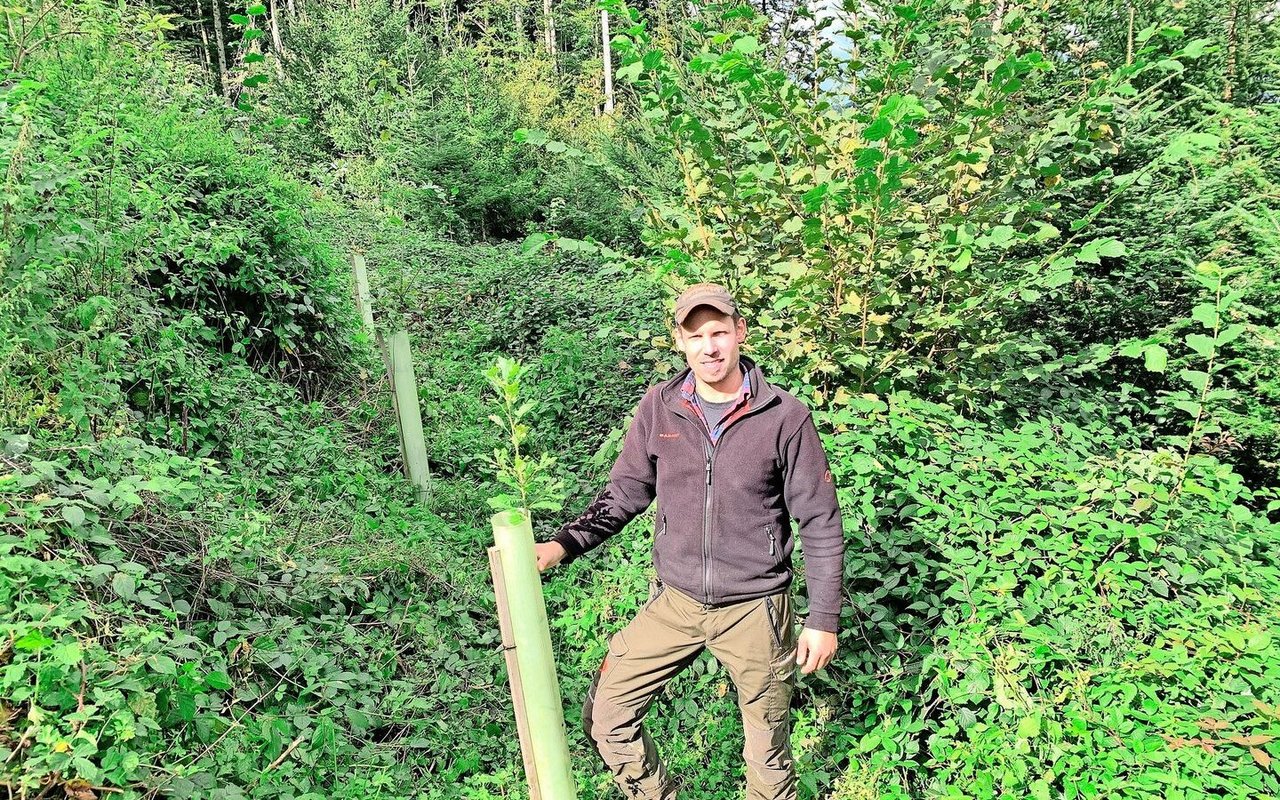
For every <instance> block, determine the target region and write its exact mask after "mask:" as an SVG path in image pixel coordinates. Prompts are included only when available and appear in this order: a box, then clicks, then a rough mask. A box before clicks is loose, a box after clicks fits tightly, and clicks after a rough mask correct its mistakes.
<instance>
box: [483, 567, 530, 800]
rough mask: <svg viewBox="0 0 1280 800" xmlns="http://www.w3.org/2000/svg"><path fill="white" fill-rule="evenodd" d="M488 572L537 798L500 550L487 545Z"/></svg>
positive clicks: (525, 756)
mask: <svg viewBox="0 0 1280 800" xmlns="http://www.w3.org/2000/svg"><path fill="white" fill-rule="evenodd" d="M489 571H490V572H492V573H493V596H494V599H495V600H497V603H498V630H499V631H500V632H501V634H502V652H503V655H505V656H506V658H507V681H508V682H509V683H510V684H511V701H512V705H514V706H515V711H516V733H518V734H519V735H520V758H521V759H522V760H523V761H524V774H525V778H526V779H527V780H528V781H529V800H541V791H540V790H539V787H538V766H537V762H535V761H534V759H533V742H532V740H530V738H529V713H528V711H526V710H525V707H524V686H523V684H521V682H520V659H519V657H517V656H516V638H515V635H514V634H513V633H512V632H511V609H510V606H509V604H508V601H507V581H506V578H504V577H503V575H502V551H501V550H499V549H498V548H497V547H490V548H489Z"/></svg>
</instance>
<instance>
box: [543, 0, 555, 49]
mask: <svg viewBox="0 0 1280 800" xmlns="http://www.w3.org/2000/svg"><path fill="white" fill-rule="evenodd" d="M542 19H543V23H542V26H543V30H542V35H543V45H544V46H545V47H546V49H547V55H548V56H550V57H551V58H553V59H554V58H555V57H556V20H555V17H554V16H552V14H551V0H542Z"/></svg>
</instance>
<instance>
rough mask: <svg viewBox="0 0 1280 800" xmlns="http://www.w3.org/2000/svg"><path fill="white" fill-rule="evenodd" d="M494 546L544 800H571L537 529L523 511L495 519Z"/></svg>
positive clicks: (574, 793)
mask: <svg viewBox="0 0 1280 800" xmlns="http://www.w3.org/2000/svg"><path fill="white" fill-rule="evenodd" d="M490 521H491V522H492V524H493V541H494V545H495V546H496V547H497V548H498V550H499V551H500V554H501V559H502V573H503V579H504V581H505V583H506V593H507V603H508V614H509V615H510V619H511V632H512V636H513V638H514V639H515V651H516V661H517V663H518V664H519V666H520V675H519V681H520V684H521V690H522V694H523V696H524V707H525V715H526V718H527V720H528V724H529V732H530V734H531V737H530V738H531V739H532V745H533V758H534V763H535V764H536V778H534V780H536V781H537V784H538V794H539V796H540V797H541V798H542V800H573V799H574V798H575V797H576V796H577V790H576V787H575V786H574V783H573V772H572V770H571V769H570V766H569V743H568V737H567V736H566V735H565V728H564V707H563V706H562V705H561V702H560V682H559V680H558V679H557V678H556V665H555V659H554V658H553V657H552V654H551V631H550V630H549V629H548V627H547V607H546V604H545V603H544V602H543V599H542V578H541V576H540V575H539V574H538V562H537V557H536V556H535V555H534V552H533V528H532V526H531V525H530V523H529V517H528V515H526V514H525V513H524V512H522V511H502V512H499V513H497V514H494V515H493V517H492V518H491V520H490Z"/></svg>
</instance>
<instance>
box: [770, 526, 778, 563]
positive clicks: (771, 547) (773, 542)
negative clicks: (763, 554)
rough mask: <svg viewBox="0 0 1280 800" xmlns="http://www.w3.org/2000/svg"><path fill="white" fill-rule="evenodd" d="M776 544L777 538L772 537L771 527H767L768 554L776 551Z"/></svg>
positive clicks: (773, 553)
mask: <svg viewBox="0 0 1280 800" xmlns="http://www.w3.org/2000/svg"><path fill="white" fill-rule="evenodd" d="M776 545H777V540H776V539H774V538H773V528H770V529H769V555H771V556H772V555H775V554H776V553H777V551H776V549H775V546H776Z"/></svg>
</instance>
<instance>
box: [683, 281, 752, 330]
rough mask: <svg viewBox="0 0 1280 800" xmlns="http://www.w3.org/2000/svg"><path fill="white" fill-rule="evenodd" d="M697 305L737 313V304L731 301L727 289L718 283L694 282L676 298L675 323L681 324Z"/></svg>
mask: <svg viewBox="0 0 1280 800" xmlns="http://www.w3.org/2000/svg"><path fill="white" fill-rule="evenodd" d="M698 306H711V307H712V308H714V309H715V310H716V311H719V312H720V313H721V314H729V315H730V316H732V315H734V314H737V313H738V304H737V303H735V302H733V295H731V294H729V290H728V289H726V288H724V287H723V286H721V285H720V284H718V283H695V284H694V285H692V286H690V287H689V288H688V289H685V290H684V292H682V293H681V294H680V296H679V297H677V298H676V308H675V314H676V324H677V325H683V324H684V321H685V319H687V318H688V316H689V315H690V314H691V313H693V310H694V309H695V308H697V307H698Z"/></svg>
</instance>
